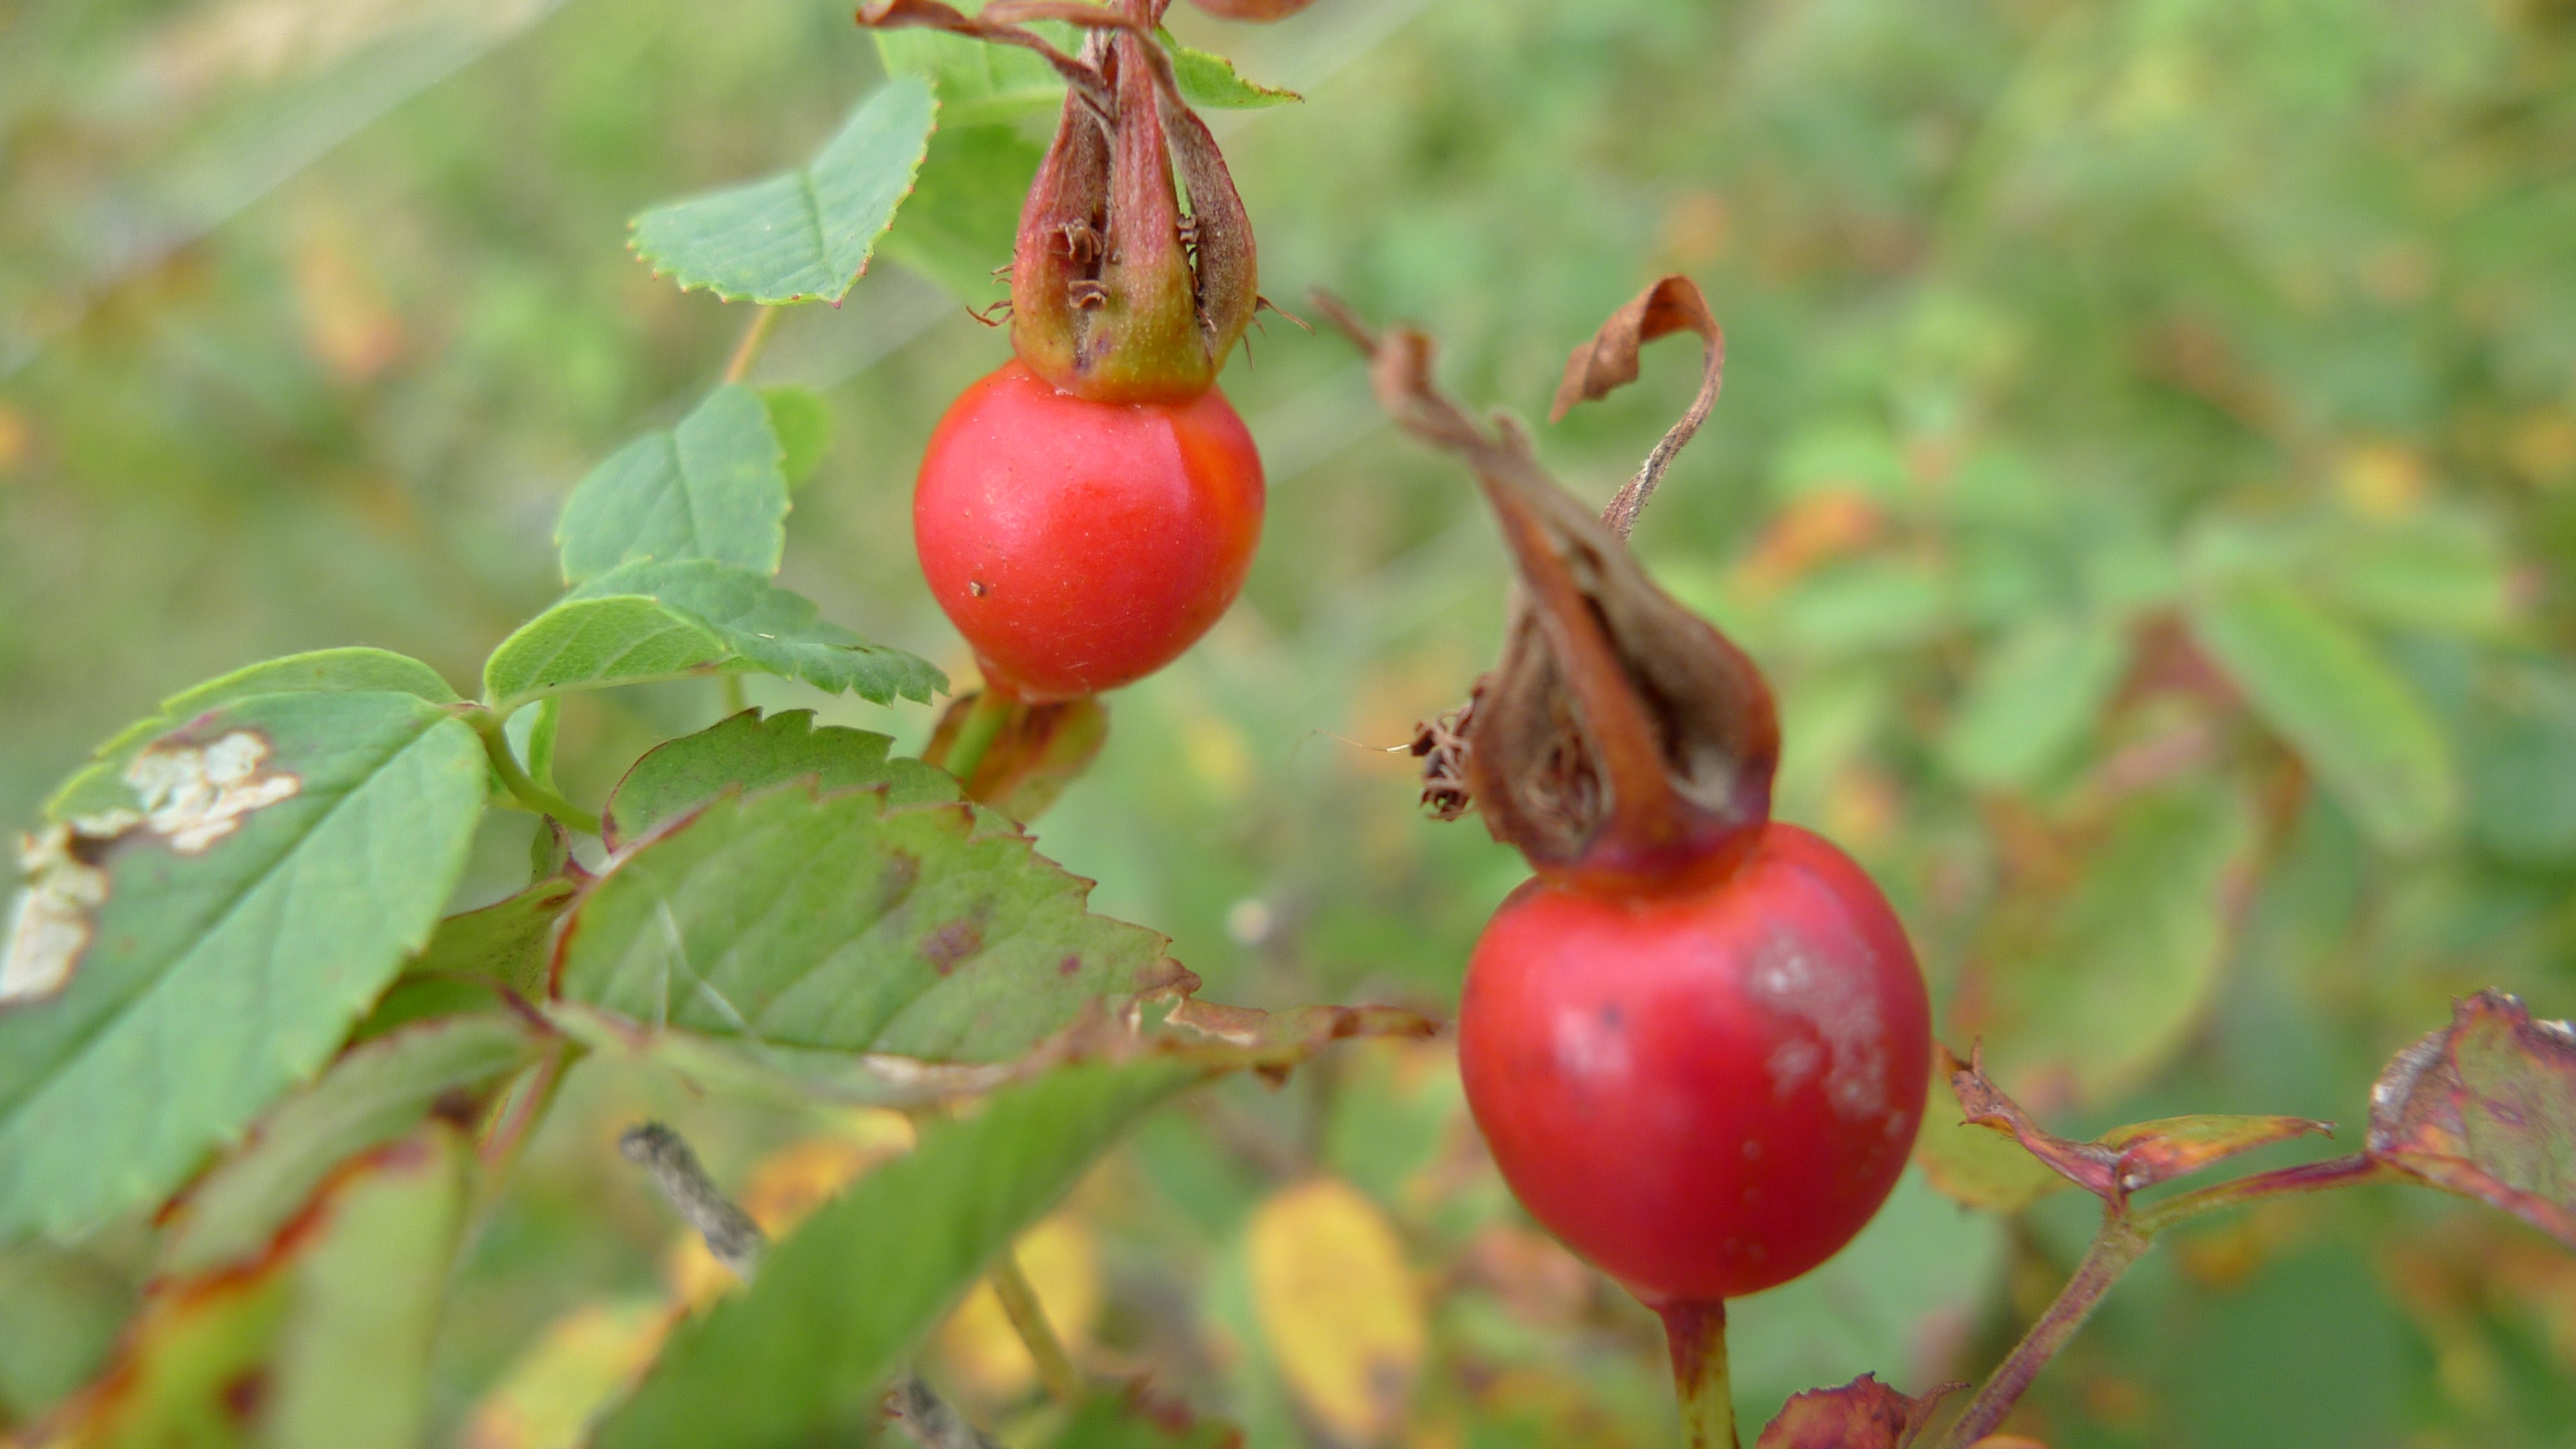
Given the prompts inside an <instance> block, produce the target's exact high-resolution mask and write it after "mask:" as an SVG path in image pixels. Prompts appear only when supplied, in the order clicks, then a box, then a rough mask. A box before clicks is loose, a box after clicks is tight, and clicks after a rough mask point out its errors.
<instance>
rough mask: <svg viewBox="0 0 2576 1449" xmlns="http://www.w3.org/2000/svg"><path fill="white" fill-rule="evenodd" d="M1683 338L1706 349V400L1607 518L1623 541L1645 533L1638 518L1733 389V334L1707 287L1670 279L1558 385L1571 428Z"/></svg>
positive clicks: (1616, 323)
mask: <svg viewBox="0 0 2576 1449" xmlns="http://www.w3.org/2000/svg"><path fill="white" fill-rule="evenodd" d="M1676 332H1692V333H1696V334H1698V336H1699V338H1700V340H1701V342H1702V343H1703V344H1704V346H1703V348H1702V351H1701V364H1700V383H1699V395H1698V396H1697V397H1694V398H1692V399H1691V405H1690V408H1689V409H1688V410H1687V411H1685V412H1684V413H1683V414H1682V416H1681V421H1679V422H1676V423H1674V424H1673V425H1672V428H1671V429H1670V430H1669V431H1667V432H1666V433H1665V434H1664V436H1663V440H1662V441H1661V442H1658V443H1656V444H1655V447H1654V451H1652V452H1650V453H1648V454H1647V455H1646V461H1645V462H1644V463H1643V464H1641V465H1639V467H1638V469H1637V476H1635V477H1633V478H1631V479H1629V480H1628V482H1627V483H1626V485H1625V486H1623V487H1621V488H1620V490H1619V493H1618V496H1617V497H1614V498H1612V499H1611V500H1610V506H1609V507H1607V508H1605V509H1603V510H1602V511H1601V521H1602V522H1603V523H1604V524H1606V525H1608V527H1609V529H1610V531H1611V532H1612V533H1615V534H1617V535H1619V536H1620V537H1621V538H1626V537H1627V536H1628V532H1629V530H1631V529H1633V528H1635V527H1636V526H1637V515H1638V514H1639V513H1640V512H1643V511H1644V509H1645V507H1646V500H1647V499H1648V498H1649V497H1651V496H1653V494H1654V491H1655V484H1656V483H1657V482H1659V481H1661V480H1662V478H1663V476H1664V470H1665V469H1666V468H1668V467H1671V466H1672V461H1673V456H1674V455H1675V454H1677V453H1679V452H1680V451H1681V450H1682V445H1683V444H1685V443H1687V442H1689V441H1690V440H1691V435H1692V434H1694V433H1697V432H1698V431H1699V428H1700V424H1702V423H1704V422H1707V421H1708V414H1709V410H1710V409H1711V408H1714V407H1716V406H1717V393H1718V389H1719V388H1721V387H1723V386H1724V385H1725V382H1726V332H1725V330H1724V329H1722V328H1720V327H1719V326H1718V325H1717V318H1716V316H1715V315H1714V314H1712V313H1711V312H1710V311H1709V310H1708V299H1707V298H1706V297H1704V296H1702V295H1700V290H1699V284H1698V283H1696V282H1693V281H1692V280H1691V279H1690V278H1688V277H1685V276H1680V275H1678V274H1676V275H1674V276H1669V277H1665V278H1663V279H1662V280H1660V281H1658V282H1656V283H1655V284H1654V285H1653V286H1651V287H1648V288H1647V289H1646V290H1644V291H1642V292H1640V293H1638V294H1637V296H1636V299H1635V300H1634V301H1631V302H1630V303H1629V304H1628V305H1627V306H1625V307H1622V308H1620V309H1619V310H1618V311H1616V312H1613V313H1611V314H1610V320H1609V321H1607V322H1604V323H1602V324H1601V330H1600V331H1599V332H1597V333H1594V334H1593V337H1592V340H1591V341H1589V342H1586V343H1584V344H1582V345H1581V346H1579V347H1577V348H1575V349H1574V351H1573V353H1572V354H1571V355H1569V356H1568V357H1567V358H1566V359H1565V380H1564V381H1563V382H1561V383H1559V384H1557V388H1556V402H1555V404H1554V405H1553V406H1551V407H1550V408H1549V409H1548V412H1547V420H1548V421H1549V422H1551V423H1561V422H1563V421H1565V415H1566V414H1567V413H1569V412H1572V411H1573V410H1574V405H1575V404H1576V403H1579V402H1591V401H1594V400H1596V399H1599V398H1605V397H1608V396H1609V395H1610V394H1611V393H1613V392H1615V391H1617V390H1618V389H1620V388H1622V387H1625V386H1627V385H1628V384H1629V383H1632V382H1635V381H1636V380H1637V353H1638V352H1639V350H1640V349H1642V348H1643V347H1644V346H1645V345H1646V344H1647V343H1649V342H1652V341H1654V340H1655V339H1656V338H1658V337H1669V336H1671V335H1672V334H1673V333H1676Z"/></svg>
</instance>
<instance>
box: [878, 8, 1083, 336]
mask: <svg viewBox="0 0 2576 1449" xmlns="http://www.w3.org/2000/svg"><path fill="white" fill-rule="evenodd" d="M895 33H896V34H902V35H925V34H929V32H925V31H918V30H914V31H899V32H895ZM878 38H879V39H880V40H883V39H885V38H886V33H885V32H879V36H878ZM939 38H941V39H949V40H953V39H957V37H955V36H942V37H939ZM968 43H969V44H972V42H968ZM976 48H978V49H982V50H1000V49H1002V47H999V46H978V47H976ZM1045 157H1046V152H1045V150H1044V148H1042V147H1040V146H1039V145H1038V144H1037V143H1036V142H1034V141H1031V140H1030V139H1028V138H1027V137H1026V136H1023V135H1021V134H1020V133H1019V131H1018V130H1017V129H1016V128H1014V127H1011V126H965V125H956V124H950V125H944V126H941V127H940V128H939V132H938V134H936V135H934V136H932V137H931V138H930V154H929V155H928V157H927V158H925V159H924V160H923V161H922V163H921V176H920V179H919V180H917V181H915V182H914V183H913V188H912V195H911V196H910V197H909V198H908V199H906V200H905V202H904V204H903V213H902V215H900V216H898V217H896V218H895V223H894V227H893V229H892V230H890V231H888V232H887V233H886V235H885V240H884V242H882V243H880V246H881V248H882V249H883V250H884V252H885V254H886V255H887V256H889V257H892V258H894V259H895V260H896V261H898V262H901V263H902V264H904V265H905V266H907V267H910V268H911V269H912V270H914V271H916V272H919V273H920V274H922V275H923V276H925V277H928V278H929V279H931V280H932V281H934V282H937V283H938V284H939V285H941V286H943V287H946V288H947V289H948V290H949V292H950V293H952V294H953V295H955V296H956V297H957V299H958V300H960V301H962V302H964V303H966V304H967V305H968V306H971V307H980V306H982V305H984V304H985V303H986V302H988V301H991V300H993V299H995V298H997V297H1000V296H1003V295H1005V287H1004V283H1003V281H1002V278H1001V276H1000V275H999V269H1000V268H1003V267H1007V266H1009V265H1010V262H1011V249H1012V246H1013V245H1014V243H1015V242H1016V241H1017V239H1018V236H1019V229H1020V203H1021V201H1022V200H1023V199H1024V198H1025V197H1026V196H1027V194H1028V189H1029V183H1030V182H1031V181H1033V180H1035V179H1036V177H1037V174H1038V163H1039V162H1041V161H1043V160H1044V159H1045Z"/></svg>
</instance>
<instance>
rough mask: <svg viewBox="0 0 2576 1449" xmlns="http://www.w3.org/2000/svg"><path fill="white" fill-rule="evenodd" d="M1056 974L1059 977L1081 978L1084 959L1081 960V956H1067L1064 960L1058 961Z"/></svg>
mask: <svg viewBox="0 0 2576 1449" xmlns="http://www.w3.org/2000/svg"><path fill="white" fill-rule="evenodd" d="M1055 974H1057V975H1058V976H1079V975H1081V974H1082V958H1081V957H1079V956H1067V957H1065V958H1064V959H1063V960H1061V961H1058V962H1057V963H1055Z"/></svg>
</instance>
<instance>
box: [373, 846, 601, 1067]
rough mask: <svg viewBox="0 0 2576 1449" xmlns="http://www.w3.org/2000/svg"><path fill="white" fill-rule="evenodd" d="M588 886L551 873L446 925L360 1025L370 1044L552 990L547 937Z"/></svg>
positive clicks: (507, 1007)
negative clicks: (427, 1022)
mask: <svg viewBox="0 0 2576 1449" xmlns="http://www.w3.org/2000/svg"><path fill="white" fill-rule="evenodd" d="M579 890H580V887H579V886H578V885H576V884H575V883H574V882H573V881H571V880H569V879H567V878H565V877H563V876H559V875H558V876H549V877H547V878H545V879H543V880H540V881H538V882H537V883H536V884H534V885H531V886H529V887H528V888H527V889H526V890H523V891H521V892H519V893H518V894H517V895H514V896H511V897H509V898H508V899H507V900H502V901H496V902H494V903H493V904H491V905H488V906H485V907H483V908H482V909H480V910H473V911H465V912H462V913H460V914H458V915H453V916H449V917H448V918H447V919H445V920H443V921H440V922H439V923H438V931H437V934H435V935H433V936H431V937H430V938H429V945H428V947H427V948H426V949H424V950H423V951H422V952H421V953H420V955H419V956H418V957H416V958H414V959H413V961H412V963H411V964H410V965H408V966H406V967H404V968H403V973H402V975H401V976H399V977H397V978H396V979H395V981H394V984H393V989H391V990H389V991H387V992H386V993H385V994H384V997H383V999H382V1000H380V1001H378V1002H377V1003H376V1009H375V1010H374V1011H371V1012H369V1013H368V1014H367V1019H366V1020H365V1021H363V1022H361V1023H359V1024H358V1029H357V1031H356V1032H355V1033H354V1036H355V1037H356V1039H358V1040H360V1041H365V1040H368V1039H370V1038H373V1037H378V1036H382V1035H384V1034H385V1033H386V1032H389V1031H392V1030H394V1029H395V1028H397V1027H402V1026H407V1025H409V1024H411V1023H413V1022H416V1021H420V1020H423V1019H425V1018H430V1017H443V1016H452V1015H457V1014H460V1013H475V1012H493V1011H505V1010H512V1009H515V1003H512V1002H511V1001H510V999H509V998H510V997H511V996H516V997H518V998H520V999H521V1000H522V1001H526V1002H535V1001H541V1000H543V999H544V998H545V994H546V949H545V948H546V942H547V940H548V939H549V937H550V936H551V935H552V934H553V931H554V924H555V921H556V920H557V919H558V918H559V917H561V916H562V915H563V913H564V910H565V908H566V907H568V906H570V905H571V904H572V901H573V897H574V896H575V895H576V894H577V893H578V892H579Z"/></svg>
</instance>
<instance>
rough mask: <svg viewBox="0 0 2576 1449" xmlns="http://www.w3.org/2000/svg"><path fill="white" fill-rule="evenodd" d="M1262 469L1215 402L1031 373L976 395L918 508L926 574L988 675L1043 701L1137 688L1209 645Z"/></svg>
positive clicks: (1242, 551) (1009, 369) (1249, 527)
mask: <svg viewBox="0 0 2576 1449" xmlns="http://www.w3.org/2000/svg"><path fill="white" fill-rule="evenodd" d="M1262 503H1263V491H1262V482H1261V458H1260V455H1259V454H1258V453H1256V452H1255V451H1254V449H1253V445H1252V435H1251V433H1250V432H1248V431H1246V430H1245V428H1244V426H1243V420H1242V419H1241V418H1239V417H1237V416H1236V415H1235V411H1234V408H1233V406H1232V405H1230V404H1229V403H1227V402H1226V400H1225V395H1224V394H1223V393H1221V392H1218V391H1217V390H1216V389H1214V388H1210V389H1208V390H1207V391H1206V392H1203V393H1201V394H1199V395H1198V396H1197V397H1195V398H1192V399H1190V400H1189V401H1186V402H1176V403H1143V404H1135V403H1097V402H1086V401H1084V400H1083V399H1081V398H1077V397H1074V396H1072V395H1071V394H1069V393H1062V392H1058V391H1057V390H1056V389H1055V388H1053V387H1052V386H1050V385H1048V384H1047V383H1046V382H1045V381H1044V380H1042V379H1040V378H1039V377H1038V376H1037V374H1035V373H1034V372H1031V371H1030V370H1029V369H1028V367H1026V366H1025V365H1023V364H1022V363H1020V362H1017V361H1013V362H1010V363H1006V364H1004V365H1003V366H1002V368H1001V369H1000V370H999V371H997V372H994V373H993V374H991V375H990V376H988V377H986V378H984V379H983V380H982V381H980V382H977V383H976V384H975V385H974V386H972V387H970V388H968V389H967V390H966V391H965V393H964V394H963V395H961V396H960V397H959V398H958V399H957V401H956V402H955V403H954V404H953V405H952V406H950V408H949V409H948V413H947V415H946V416H945V417H943V418H941V419H940V420H939V426H938V428H937V429H936V430H935V431H934V432H933V433H932V434H931V438H930V448H929V451H928V452H927V453H926V454H925V455H924V456H923V458H922V460H921V476H920V480H919V482H918V484H917V485H916V487H915V489H914V492H913V501H912V526H913V539H914V543H915V545H916V547H917V548H918V549H919V551H920V555H921V568H922V572H923V573H924V574H925V575H927V576H928V578H929V581H930V591H931V593H932V595H933V596H935V597H936V598H937V599H938V600H939V607H940V608H941V609H943V610H945V611H946V612H947V615H948V617H949V619H950V621H951V622H953V623H955V624H956V626H957V630H958V632H959V633H961V634H963V635H965V636H966V641H967V643H969V644H971V645H973V646H974V649H975V654H976V657H977V659H978V660H980V661H981V662H982V664H983V666H984V671H985V674H986V677H987V678H988V679H989V680H990V681H991V682H992V683H993V684H995V685H996V686H997V687H999V688H1002V689H1004V690H1007V691H1010V692H1012V693H1014V694H1017V695H1019V696H1020V697H1022V698H1024V699H1029V700H1033V701H1037V700H1050V699H1068V698H1073V697H1076V696H1080V695H1086V694H1093V693H1097V692H1098V691H1101V690H1104V689H1114V688H1116V687H1117V686H1119V685H1122V684H1126V683H1129V682H1131V681H1133V680H1136V679H1140V678H1142V677H1144V676H1145V675H1147V674H1151V673H1152V672H1154V671H1155V670H1156V669H1159V668H1161V667H1162V666H1163V665H1165V664H1167V663H1170V662H1171V660H1172V659H1173V658H1174V657H1175V656H1177V655H1178V654H1179V653H1180V652H1181V651H1182V650H1184V649H1186V648H1188V647H1189V646H1190V645H1191V644H1192V643H1193V642H1195V641H1196V640H1197V639H1198V637H1199V636H1200V635H1201V634H1204V633H1206V632H1207V630H1208V627H1209V626H1210V625H1212V624H1214V623H1215V622H1216V620H1217V617H1218V616H1219V615H1221V614H1223V613H1224V612H1225V610H1226V607H1227V606H1228V605H1229V604H1231V603H1233V602H1234V596H1235V594H1236V593H1237V592H1238V591H1239V590H1241V588H1242V587H1243V576H1244V572H1245V570H1246V569H1247V568H1249V567H1250V565H1251V562H1252V549H1253V545H1254V543H1255V542H1257V541H1258V540H1259V538H1260V535H1261V512H1262Z"/></svg>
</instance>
